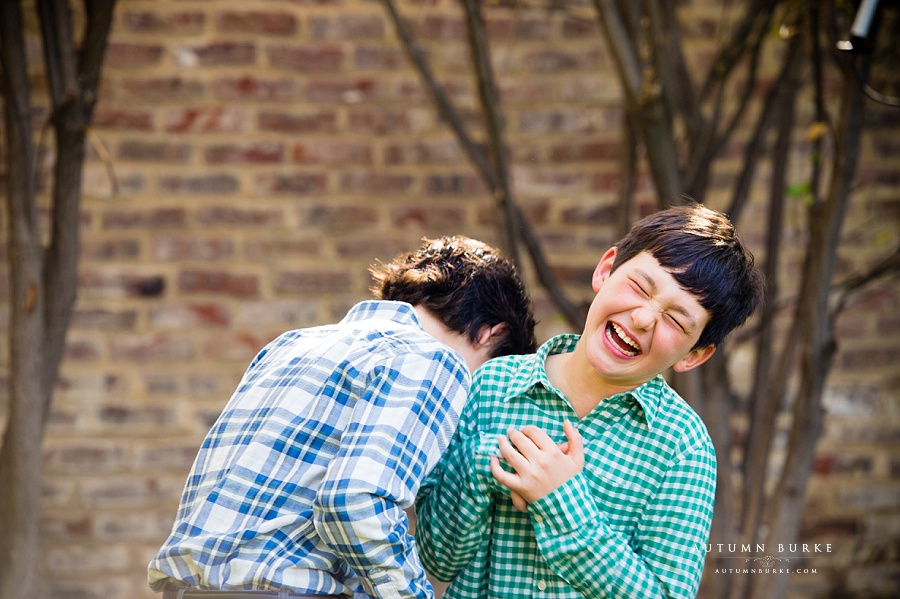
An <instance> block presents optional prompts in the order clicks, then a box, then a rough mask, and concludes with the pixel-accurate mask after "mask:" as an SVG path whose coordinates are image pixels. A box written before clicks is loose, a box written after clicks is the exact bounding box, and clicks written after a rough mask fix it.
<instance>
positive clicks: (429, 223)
mask: <svg viewBox="0 0 900 599" xmlns="http://www.w3.org/2000/svg"><path fill="white" fill-rule="evenodd" d="M391 223H392V226H394V227H408V226H410V225H420V226H424V227H434V228H447V227H450V228H453V227H461V226H463V225H464V224H465V213H464V212H463V210H461V209H459V208H439V207H434V206H403V207H399V208H394V209H393V210H391Z"/></svg>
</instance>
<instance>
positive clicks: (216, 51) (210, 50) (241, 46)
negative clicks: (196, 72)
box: [174, 42, 256, 67]
mask: <svg viewBox="0 0 900 599" xmlns="http://www.w3.org/2000/svg"><path fill="white" fill-rule="evenodd" d="M174 51H175V60H176V62H178V63H179V64H180V65H182V66H185V67H195V66H198V67H216V66H246V65H252V64H254V63H255V62H256V46H255V45H253V44H251V43H248V42H214V43H210V44H206V45H205V46H179V47H177V48H175V50H174Z"/></svg>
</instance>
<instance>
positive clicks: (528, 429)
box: [522, 424, 556, 451]
mask: <svg viewBox="0 0 900 599" xmlns="http://www.w3.org/2000/svg"><path fill="white" fill-rule="evenodd" d="M522 434H523V435H525V436H526V437H528V438H529V439H530V440H531V442H532V443H534V445H535V446H536V447H537V448H538V449H540V450H542V451H546V450H548V449H550V448H552V447H556V443H554V442H553V439H551V438H550V435H548V434H547V433H546V432H544V429H542V428H539V427H537V426H534V425H533V424H529V425H526V426H523V427H522Z"/></svg>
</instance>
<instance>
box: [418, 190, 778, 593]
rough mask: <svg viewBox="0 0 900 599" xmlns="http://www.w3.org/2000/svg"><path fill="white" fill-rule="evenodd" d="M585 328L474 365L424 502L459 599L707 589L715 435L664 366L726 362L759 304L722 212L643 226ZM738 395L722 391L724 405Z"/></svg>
mask: <svg viewBox="0 0 900 599" xmlns="http://www.w3.org/2000/svg"><path fill="white" fill-rule="evenodd" d="M592 283H593V289H594V291H595V293H596V296H595V298H594V300H593V302H592V303H591V306H590V309H589V311H588V315H587V319H586V323H585V326H584V332H583V333H582V334H581V335H560V336H557V337H554V338H553V339H550V340H549V341H548V342H546V343H545V344H544V345H543V346H541V347H540V348H539V349H538V352H537V354H535V355H530V356H508V357H504V358H498V359H495V360H490V361H489V362H487V363H486V364H485V365H484V366H482V367H481V368H480V369H479V370H478V372H477V373H476V375H475V377H474V380H473V383H472V393H471V397H470V400H469V403H468V404H467V405H466V407H465V408H464V410H463V414H462V416H461V419H460V424H459V428H458V431H457V436H456V437H455V438H454V441H453V443H452V444H451V449H450V450H449V451H448V452H447V454H446V455H445V457H444V458H443V460H442V462H441V464H440V465H439V466H438V468H437V469H436V470H435V472H434V473H433V476H432V477H431V478H430V479H429V481H428V482H426V485H425V486H423V489H422V492H421V494H420V497H419V499H418V500H417V504H416V508H417V528H416V537H417V539H418V541H419V547H420V552H421V556H422V560H423V562H424V563H425V566H426V568H427V569H428V570H429V571H431V572H432V573H433V574H435V575H436V576H437V577H438V578H439V579H440V580H452V581H453V582H452V584H451V586H450V588H449V589H448V591H447V593H446V594H445V595H444V597H445V599H495V598H496V599H499V598H515V599H524V598H527V597H547V598H553V599H580V598H589V599H601V598H612V597H615V598H621V599H637V598H641V599H650V598H664V597H665V598H680V599H687V598H689V597H693V596H694V595H695V594H696V592H697V588H698V586H699V583H700V575H701V573H702V569H703V561H704V557H705V555H706V552H705V544H706V541H707V538H708V535H709V527H710V522H711V520H712V513H713V498H714V495H715V478H716V462H715V452H714V450H713V446H712V442H711V441H710V439H709V435H708V434H707V431H706V428H705V427H704V426H703V423H702V422H701V421H700V418H699V416H697V414H696V413H695V412H694V411H693V410H692V409H691V408H690V407H689V406H688V405H687V404H686V403H685V402H684V401H683V400H682V399H681V398H680V397H679V396H678V395H677V394H676V393H675V392H674V391H673V390H672V389H671V388H670V387H669V386H668V385H667V384H666V382H665V381H664V380H663V379H662V377H661V376H660V373H661V372H664V371H665V370H668V369H670V368H671V369H672V370H675V371H677V372H685V371H688V370H691V369H693V368H696V367H697V366H699V365H701V364H703V363H704V362H705V361H706V360H708V359H709V358H710V356H712V354H713V352H714V351H715V349H716V346H717V345H718V344H720V343H721V342H722V340H723V338H724V337H725V335H726V334H727V333H728V332H729V331H731V330H732V329H734V328H735V327H737V326H739V325H740V324H741V323H743V322H744V321H745V320H746V319H747V318H748V317H749V315H750V314H751V313H752V312H753V310H754V309H755V307H756V305H757V304H758V302H759V301H760V298H761V296H762V279H761V277H760V276H759V274H758V273H757V271H756V269H755V267H754V266H753V258H752V256H751V255H750V254H749V252H747V251H746V250H745V249H744V248H743V246H742V245H741V243H740V242H739V241H738V240H737V238H736V236H735V231H734V228H733V226H732V224H731V222H730V221H729V220H728V219H727V217H725V215H723V214H720V213H718V212H715V211H713V210H709V209H707V208H705V207H703V206H700V205H695V206H691V207H679V208H672V209H669V210H665V211H662V212H659V213H657V214H654V215H651V216H649V217H647V218H646V219H644V220H642V221H641V222H639V223H638V224H637V225H636V226H635V227H634V228H633V229H632V231H631V232H630V233H629V234H628V235H627V236H626V237H625V238H623V239H622V240H621V241H619V242H618V243H617V244H616V245H615V247H613V248H611V249H610V250H609V251H607V252H606V253H605V254H604V255H603V257H602V258H601V260H600V263H599V264H598V265H597V268H596V270H595V271H594V275H593V281H592ZM723 399H724V398H723Z"/></svg>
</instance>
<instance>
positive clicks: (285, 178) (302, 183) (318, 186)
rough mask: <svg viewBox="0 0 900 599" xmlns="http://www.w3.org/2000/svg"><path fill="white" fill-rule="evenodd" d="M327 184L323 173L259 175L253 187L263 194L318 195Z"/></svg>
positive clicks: (323, 190)
mask: <svg viewBox="0 0 900 599" xmlns="http://www.w3.org/2000/svg"><path fill="white" fill-rule="evenodd" d="M327 184H328V178H327V177H326V176H325V175H323V174H302V175H259V176H257V177H256V182H255V185H254V189H255V192H256V193H258V194H263V195H268V194H274V195H297V196H320V195H322V194H323V193H325V190H326V187H327Z"/></svg>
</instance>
